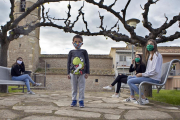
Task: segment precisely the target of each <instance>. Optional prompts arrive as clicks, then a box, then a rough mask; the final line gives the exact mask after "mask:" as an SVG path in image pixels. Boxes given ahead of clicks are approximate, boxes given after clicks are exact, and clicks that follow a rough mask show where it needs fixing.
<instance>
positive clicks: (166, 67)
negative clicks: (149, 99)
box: [139, 59, 180, 105]
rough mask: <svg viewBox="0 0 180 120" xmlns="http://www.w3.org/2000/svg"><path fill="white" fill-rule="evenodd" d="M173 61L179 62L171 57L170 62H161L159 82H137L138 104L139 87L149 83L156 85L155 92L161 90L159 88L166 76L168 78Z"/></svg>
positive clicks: (164, 82) (163, 83)
mask: <svg viewBox="0 0 180 120" xmlns="http://www.w3.org/2000/svg"><path fill="white" fill-rule="evenodd" d="M175 62H179V63H180V60H178V59H173V60H171V61H170V62H167V63H163V64H162V72H161V82H160V83H159V84H157V83H152V82H146V81H144V82H141V83H140V84H139V100H140V102H139V104H140V105H142V103H141V88H142V85H143V84H150V85H156V86H157V92H159V91H160V90H161V88H162V87H163V86H164V85H165V84H166V81H167V78H168V75H169V72H170V69H171V66H172V64H173V63H175Z"/></svg>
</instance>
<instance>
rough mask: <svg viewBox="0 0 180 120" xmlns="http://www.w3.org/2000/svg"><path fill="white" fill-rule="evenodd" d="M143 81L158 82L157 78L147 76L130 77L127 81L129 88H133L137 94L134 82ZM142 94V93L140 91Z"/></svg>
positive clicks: (137, 90) (137, 89)
mask: <svg viewBox="0 0 180 120" xmlns="http://www.w3.org/2000/svg"><path fill="white" fill-rule="evenodd" d="M143 81H147V82H153V83H159V81H157V80H153V79H151V78H147V77H136V78H132V79H129V80H128V81H127V83H128V85H129V87H130V88H131V89H133V90H134V91H135V92H137V93H138V94H139V88H138V87H137V86H136V85H135V84H140V83H141V82H143ZM142 95H143V93H142Z"/></svg>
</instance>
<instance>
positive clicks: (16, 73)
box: [11, 57, 41, 94]
mask: <svg viewBox="0 0 180 120" xmlns="http://www.w3.org/2000/svg"><path fill="white" fill-rule="evenodd" d="M22 72H25V66H24V63H23V59H22V58H21V57H18V58H17V60H16V62H15V63H14V64H13V65H12V68H11V76H12V80H15V81H24V82H25V84H26V86H27V94H35V93H34V92H32V91H31V90H30V84H29V82H31V83H32V84H33V85H34V86H40V85H41V83H35V82H34V81H33V80H32V79H31V77H30V76H29V75H28V74H21V73H22Z"/></svg>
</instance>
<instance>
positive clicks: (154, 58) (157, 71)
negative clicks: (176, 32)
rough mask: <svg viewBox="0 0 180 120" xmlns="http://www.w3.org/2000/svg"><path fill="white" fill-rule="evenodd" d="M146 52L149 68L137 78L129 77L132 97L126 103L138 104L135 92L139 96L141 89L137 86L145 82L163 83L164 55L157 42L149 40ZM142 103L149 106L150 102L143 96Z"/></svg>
mask: <svg viewBox="0 0 180 120" xmlns="http://www.w3.org/2000/svg"><path fill="white" fill-rule="evenodd" d="M146 48H147V49H146V50H145V56H146V60H147V67H146V71H145V72H142V73H138V74H136V76H133V77H130V76H129V77H128V82H127V84H128V85H129V87H130V91H131V96H130V98H127V99H126V100H124V101H126V102H134V103H135V104H138V103H139V101H136V99H135V98H134V91H135V92H136V93H138V94H139V88H138V87H137V86H136V85H135V84H140V83H141V82H143V81H147V82H153V83H160V81H161V69H162V68H161V67H162V62H163V59H162V55H161V54H160V53H159V52H158V49H157V43H156V41H155V40H152V39H150V40H148V41H147V45H146ZM141 96H142V98H141V102H142V104H148V103H149V100H148V99H147V98H146V97H145V96H144V94H142V95H141Z"/></svg>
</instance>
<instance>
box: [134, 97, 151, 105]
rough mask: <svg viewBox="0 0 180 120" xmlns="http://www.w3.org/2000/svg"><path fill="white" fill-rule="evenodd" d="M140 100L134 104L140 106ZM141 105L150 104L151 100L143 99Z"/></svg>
mask: <svg viewBox="0 0 180 120" xmlns="http://www.w3.org/2000/svg"><path fill="white" fill-rule="evenodd" d="M139 102H140V101H139V100H137V101H136V102H134V104H139ZM141 103H142V105H145V104H148V103H149V100H148V99H147V98H146V99H142V98H141Z"/></svg>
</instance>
